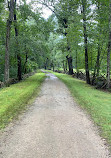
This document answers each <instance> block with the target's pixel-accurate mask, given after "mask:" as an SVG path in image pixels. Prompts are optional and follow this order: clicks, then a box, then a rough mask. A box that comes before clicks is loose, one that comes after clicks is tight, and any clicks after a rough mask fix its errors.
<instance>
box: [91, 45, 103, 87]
mask: <svg viewBox="0 0 111 158" xmlns="http://www.w3.org/2000/svg"><path fill="white" fill-rule="evenodd" d="M100 54H101V53H100V46H99V44H98V54H97V60H96V64H95V68H94V73H93V79H92V85H94V81H95V79H96V76H97V77H98V76H99V70H100ZM96 70H97V74H96Z"/></svg>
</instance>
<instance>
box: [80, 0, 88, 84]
mask: <svg viewBox="0 0 111 158" xmlns="http://www.w3.org/2000/svg"><path fill="white" fill-rule="evenodd" d="M82 7H83V11H82V12H83V29H84V47H85V70H86V82H87V83H88V84H90V75H89V63H88V46H87V43H88V41H87V30H86V13H85V12H86V0H82Z"/></svg>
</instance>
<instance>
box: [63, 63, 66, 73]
mask: <svg viewBox="0 0 111 158" xmlns="http://www.w3.org/2000/svg"><path fill="white" fill-rule="evenodd" d="M63 70H64V72H66V70H65V64H64V60H63Z"/></svg>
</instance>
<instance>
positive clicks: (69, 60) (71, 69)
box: [66, 56, 73, 75]
mask: <svg viewBox="0 0 111 158" xmlns="http://www.w3.org/2000/svg"><path fill="white" fill-rule="evenodd" d="M66 58H67V60H68V67H69V75H72V74H73V65H72V57H71V56H70V57H68V56H66Z"/></svg>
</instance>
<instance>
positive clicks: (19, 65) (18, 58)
mask: <svg viewBox="0 0 111 158" xmlns="http://www.w3.org/2000/svg"><path fill="white" fill-rule="evenodd" d="M14 22H15V38H16V54H17V66H18V71H17V77H18V80H19V81H20V80H22V65H21V56H20V53H19V46H18V26H17V17H16V0H15V8H14Z"/></svg>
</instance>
